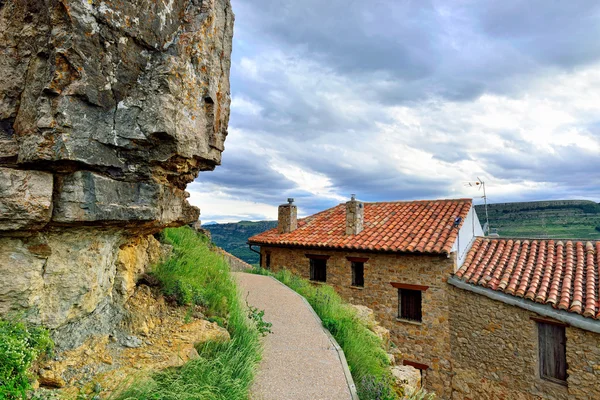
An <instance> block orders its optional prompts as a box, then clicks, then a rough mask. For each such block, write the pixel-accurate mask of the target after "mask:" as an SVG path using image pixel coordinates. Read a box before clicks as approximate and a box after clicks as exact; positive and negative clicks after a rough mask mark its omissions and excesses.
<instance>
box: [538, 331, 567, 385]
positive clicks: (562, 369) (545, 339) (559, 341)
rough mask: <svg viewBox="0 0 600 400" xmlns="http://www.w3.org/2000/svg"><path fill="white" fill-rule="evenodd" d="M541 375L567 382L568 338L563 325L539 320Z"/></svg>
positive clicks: (551, 379) (561, 382) (556, 380)
mask: <svg viewBox="0 0 600 400" xmlns="http://www.w3.org/2000/svg"><path fill="white" fill-rule="evenodd" d="M538 338H539V355H540V377H541V378H543V379H547V380H550V381H553V382H557V383H560V384H563V385H566V383H567V349H566V343H567V338H566V335H565V327H564V326H562V325H557V324H552V323H545V322H538Z"/></svg>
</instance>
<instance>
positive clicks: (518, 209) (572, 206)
mask: <svg viewBox="0 0 600 400" xmlns="http://www.w3.org/2000/svg"><path fill="white" fill-rule="evenodd" d="M475 209H476V211H477V215H478V216H479V220H480V221H481V223H482V224H484V223H485V208H484V206H483V205H477V206H475ZM488 214H489V219H490V227H491V228H492V229H497V231H498V234H499V235H500V236H503V237H547V238H564V239H600V204H598V203H595V202H593V201H587V200H553V201H532V202H521V203H497V204H488Z"/></svg>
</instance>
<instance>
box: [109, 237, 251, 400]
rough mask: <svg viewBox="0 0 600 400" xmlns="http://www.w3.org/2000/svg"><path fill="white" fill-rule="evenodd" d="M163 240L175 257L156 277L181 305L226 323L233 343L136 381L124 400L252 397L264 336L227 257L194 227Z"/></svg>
mask: <svg viewBox="0 0 600 400" xmlns="http://www.w3.org/2000/svg"><path fill="white" fill-rule="evenodd" d="M162 241H163V242H165V243H167V244H170V245H172V246H173V250H174V254H173V256H172V257H171V258H170V259H169V260H167V261H166V262H163V263H161V264H159V265H157V266H156V267H155V268H154V270H153V272H152V275H154V276H155V277H156V278H158V279H159V281H160V282H161V286H162V289H163V291H164V293H165V295H167V296H172V297H174V298H175V300H177V302H178V303H179V304H182V305H183V304H198V305H202V306H203V307H205V309H206V313H207V315H209V316H211V317H212V318H213V319H215V320H220V321H223V322H222V323H223V324H224V325H225V327H226V328H227V330H228V331H229V333H230V334H231V341H230V342H228V343H206V344H204V345H202V346H201V347H200V348H198V349H197V350H198V353H199V354H200V358H199V359H197V360H192V361H190V362H188V363H186V364H185V365H184V366H183V367H181V368H177V369H171V370H167V371H164V372H160V373H157V374H155V375H153V376H152V377H151V378H150V379H146V380H143V381H138V382H134V383H133V385H132V386H131V387H129V388H128V389H127V390H125V391H124V392H123V393H120V394H119V395H118V396H117V398H118V399H157V400H158V399H161V400H187V399H190V400H191V399H202V400H213V399H223V400H229V399H246V398H248V391H249V388H250V384H251V383H252V380H253V378H254V372H255V368H256V365H257V363H258V361H259V360H260V349H261V348H260V341H259V332H258V330H257V328H256V326H255V325H253V324H251V323H249V320H248V318H247V311H246V309H245V306H244V305H243V303H242V301H241V299H240V296H239V294H238V290H237V285H236V283H235V281H234V278H233V276H232V275H231V273H230V271H229V266H228V265H227V263H226V262H225V261H224V260H223V258H222V257H221V256H220V255H218V254H216V253H213V252H212V251H211V250H210V248H209V241H208V239H207V238H206V237H204V236H202V235H200V234H197V233H196V232H195V231H193V230H192V229H190V228H188V227H182V228H169V229H166V230H165V231H163V234H162Z"/></svg>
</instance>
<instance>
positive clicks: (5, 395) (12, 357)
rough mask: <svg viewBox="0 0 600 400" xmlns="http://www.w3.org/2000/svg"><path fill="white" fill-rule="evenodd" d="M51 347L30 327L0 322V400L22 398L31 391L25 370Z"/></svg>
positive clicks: (16, 321)
mask: <svg viewBox="0 0 600 400" xmlns="http://www.w3.org/2000/svg"><path fill="white" fill-rule="evenodd" d="M52 347H53V343H52V340H51V339H50V336H49V335H48V331H47V330H46V329H44V328H40V327H34V326H30V325H28V324H26V323H24V322H22V321H21V320H19V319H18V318H12V319H8V320H2V319H0V399H19V398H25V396H26V392H27V390H29V389H31V383H30V376H29V372H28V370H29V368H30V367H31V363H32V362H33V361H34V360H35V359H36V358H37V357H38V356H39V355H40V354H42V353H47V352H50V351H51V350H52Z"/></svg>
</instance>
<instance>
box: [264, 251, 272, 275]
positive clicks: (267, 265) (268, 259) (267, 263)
mask: <svg viewBox="0 0 600 400" xmlns="http://www.w3.org/2000/svg"><path fill="white" fill-rule="evenodd" d="M265 255H266V257H265V269H267V270H269V271H270V270H271V252H270V251H267V252H266V253H265Z"/></svg>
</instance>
